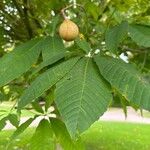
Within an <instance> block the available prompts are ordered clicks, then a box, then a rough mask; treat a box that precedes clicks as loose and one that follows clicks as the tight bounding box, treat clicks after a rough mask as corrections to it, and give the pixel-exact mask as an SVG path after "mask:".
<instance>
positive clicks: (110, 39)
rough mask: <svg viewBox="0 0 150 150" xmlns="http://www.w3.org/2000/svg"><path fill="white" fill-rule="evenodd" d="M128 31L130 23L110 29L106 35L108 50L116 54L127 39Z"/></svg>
mask: <svg viewBox="0 0 150 150" xmlns="http://www.w3.org/2000/svg"><path fill="white" fill-rule="evenodd" d="M127 31H128V23H127V22H122V23H121V24H120V25H118V26H115V27H113V28H111V29H109V30H108V31H107V32H106V35H105V42H106V48H107V49H108V50H110V51H111V52H114V53H116V52H117V49H118V46H119V44H120V42H122V41H123V40H124V39H125V36H126V34H127Z"/></svg>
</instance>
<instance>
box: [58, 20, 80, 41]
mask: <svg viewBox="0 0 150 150" xmlns="http://www.w3.org/2000/svg"><path fill="white" fill-rule="evenodd" d="M59 35H60V37H61V38H62V39H64V40H65V41H73V40H74V39H75V38H76V37H77V36H78V35H79V28H78V26H77V25H76V24H75V23H74V22H72V21H71V20H69V19H65V20H64V21H63V23H62V24H61V25H60V27H59Z"/></svg>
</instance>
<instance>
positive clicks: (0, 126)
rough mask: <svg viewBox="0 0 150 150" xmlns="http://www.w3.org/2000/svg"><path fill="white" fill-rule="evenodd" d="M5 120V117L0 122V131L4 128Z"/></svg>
mask: <svg viewBox="0 0 150 150" xmlns="http://www.w3.org/2000/svg"><path fill="white" fill-rule="evenodd" d="M7 119H8V118H7V117H4V118H2V119H1V120H0V131H1V130H2V129H3V128H4V127H5V125H6V121H7Z"/></svg>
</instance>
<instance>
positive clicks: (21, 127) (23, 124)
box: [10, 118, 35, 142]
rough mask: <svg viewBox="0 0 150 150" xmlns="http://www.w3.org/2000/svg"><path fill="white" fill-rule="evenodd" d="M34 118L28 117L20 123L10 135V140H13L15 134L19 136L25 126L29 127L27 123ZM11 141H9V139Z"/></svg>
mask: <svg viewBox="0 0 150 150" xmlns="http://www.w3.org/2000/svg"><path fill="white" fill-rule="evenodd" d="M34 119H35V118H29V119H28V120H27V121H25V122H24V123H22V124H21V125H20V126H19V127H18V128H17V130H16V131H15V132H14V133H13V135H12V136H11V137H10V139H11V140H14V139H15V138H16V137H17V136H19V135H20V134H21V133H23V132H24V131H25V130H26V128H28V127H29V125H30V124H31V123H32V122H33V120H34ZM10 142H11V141H10Z"/></svg>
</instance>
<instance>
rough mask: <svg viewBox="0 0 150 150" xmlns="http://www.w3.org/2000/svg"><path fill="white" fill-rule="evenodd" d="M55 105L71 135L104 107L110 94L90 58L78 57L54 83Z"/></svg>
mask: <svg viewBox="0 0 150 150" xmlns="http://www.w3.org/2000/svg"><path fill="white" fill-rule="evenodd" d="M55 95H56V105H57V108H58V110H59V112H60V114H61V116H62V118H63V119H64V122H65V124H66V127H67V129H68V131H69V133H70V135H71V136H72V137H75V135H76V134H77V133H81V132H83V131H85V130H86V129H87V128H88V127H89V126H90V125H91V124H92V123H94V121H96V120H97V119H98V118H99V117H100V116H101V115H102V114H103V113H104V112H105V111H106V109H107V107H108V105H109V103H110V100H111V99H112V96H111V94H110V91H109V89H108V88H107V87H106V85H105V83H104V81H103V80H102V79H101V76H100V75H99V72H98V70H97V67H96V66H95V64H94V62H93V61H92V59H91V58H83V59H81V60H80V61H79V62H78V63H77V64H76V65H75V67H74V68H73V69H72V70H71V72H70V73H69V74H68V75H67V76H66V77H65V78H64V79H63V80H61V81H60V82H59V83H58V84H56V94H55Z"/></svg>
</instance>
